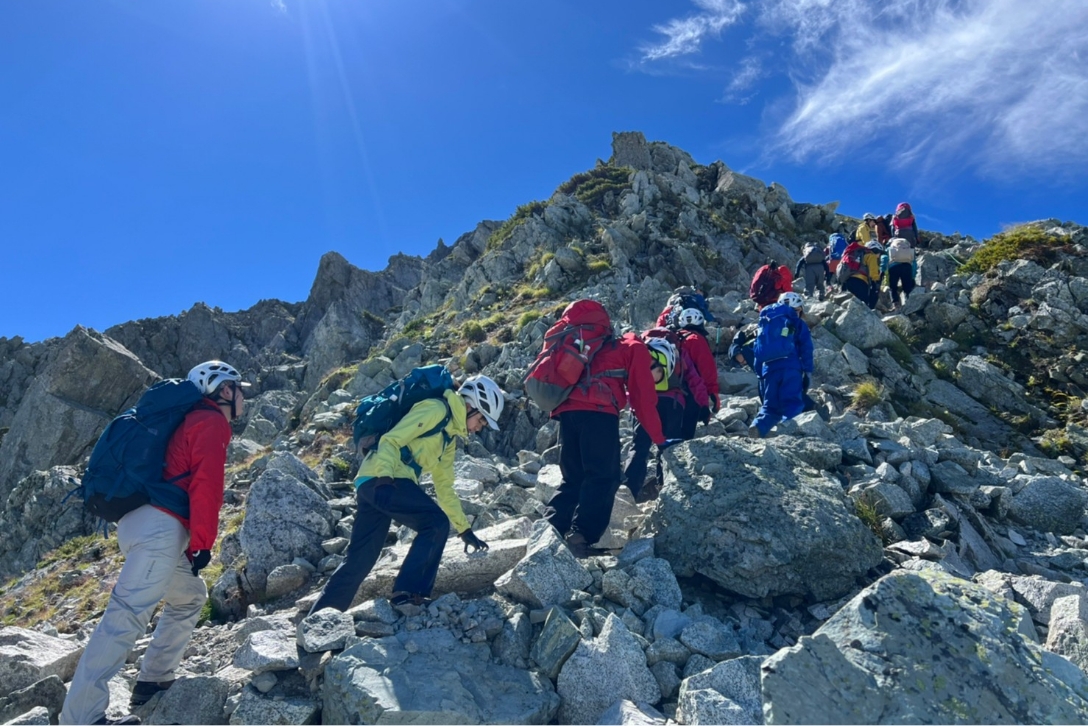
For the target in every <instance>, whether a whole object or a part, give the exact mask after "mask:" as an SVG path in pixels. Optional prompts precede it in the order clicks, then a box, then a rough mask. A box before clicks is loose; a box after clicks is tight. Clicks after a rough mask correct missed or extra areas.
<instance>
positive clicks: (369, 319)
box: [363, 310, 385, 327]
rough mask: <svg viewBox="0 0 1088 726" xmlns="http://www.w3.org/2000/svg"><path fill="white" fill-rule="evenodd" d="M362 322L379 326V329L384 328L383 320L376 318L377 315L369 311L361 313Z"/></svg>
mask: <svg viewBox="0 0 1088 726" xmlns="http://www.w3.org/2000/svg"><path fill="white" fill-rule="evenodd" d="M363 320H366V321H367V322H369V323H373V324H374V325H379V326H381V327H385V320H383V319H382V318H380V317H378V316H377V315H375V314H374V313H372V312H370V311H369V310H364V311H363Z"/></svg>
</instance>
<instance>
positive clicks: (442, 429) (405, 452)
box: [400, 396, 453, 477]
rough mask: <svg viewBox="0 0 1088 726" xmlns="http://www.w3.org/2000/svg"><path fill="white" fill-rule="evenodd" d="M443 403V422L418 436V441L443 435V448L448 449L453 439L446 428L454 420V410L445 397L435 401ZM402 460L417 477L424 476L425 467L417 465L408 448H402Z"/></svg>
mask: <svg viewBox="0 0 1088 726" xmlns="http://www.w3.org/2000/svg"><path fill="white" fill-rule="evenodd" d="M434 400H438V401H441V402H442V405H443V406H445V407H446V415H445V416H443V417H442V420H441V421H439V422H438V424H437V425H436V426H434V427H433V428H431V429H428V430H427V431H425V432H424V433H422V434H420V435H419V436H417V437H416V438H417V439H425V438H427V437H428V436H434V435H435V434H439V433H440V434H442V448H446V446H448V445H449V443H450V441H452V440H453V437H452V436H450V435H449V434H448V433H446V426H448V425H449V422H450V419H452V418H453V409H451V408H450V402H449V401H447V400H446V397H445V396H443V397H442V398H439V399H434ZM400 460H401V461H402V462H403V463H404V464H406V465H407V466H408V467H409V468H411V470H412V471H414V472H415V473H416V477H420V476H422V475H423V467H421V466H420V465H419V464H417V463H416V460H415V459H414V458H413V457H412V450H411V449H409V448H408V447H407V446H402V447H400Z"/></svg>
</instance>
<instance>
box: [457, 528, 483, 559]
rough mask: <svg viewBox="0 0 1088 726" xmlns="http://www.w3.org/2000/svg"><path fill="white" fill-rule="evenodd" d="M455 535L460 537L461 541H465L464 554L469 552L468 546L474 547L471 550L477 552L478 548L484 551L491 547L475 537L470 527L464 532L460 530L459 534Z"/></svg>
mask: <svg viewBox="0 0 1088 726" xmlns="http://www.w3.org/2000/svg"><path fill="white" fill-rule="evenodd" d="M457 536H458V537H460V538H461V541H462V542H464V543H465V554H466V555H467V554H469V551H468V548H469V547H472V548H474V549H473V552H479V551H480V550H483V551H485V552H486V551H487V550H489V549H491V548H490V547H488V546H487V542H484V541H483V540H482V539H480V538H479V537H477V536H476V533H475V532H473V531H472V529H471V528H469V529H466V530H465V531H464V532H462V533H461V534H459V535H457Z"/></svg>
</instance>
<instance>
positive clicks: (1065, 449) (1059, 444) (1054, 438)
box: [1039, 429, 1074, 458]
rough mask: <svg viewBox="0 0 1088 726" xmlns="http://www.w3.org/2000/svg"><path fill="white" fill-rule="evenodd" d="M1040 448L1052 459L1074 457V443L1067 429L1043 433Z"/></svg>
mask: <svg viewBox="0 0 1088 726" xmlns="http://www.w3.org/2000/svg"><path fill="white" fill-rule="evenodd" d="M1039 448H1040V449H1042V450H1043V451H1044V452H1046V455H1047V456H1049V457H1051V458H1057V457H1059V456H1062V455H1063V454H1064V455H1068V456H1074V449H1073V441H1072V439H1070V438H1069V434H1067V433H1066V431H1065V429H1050V430H1048V431H1046V432H1044V433H1043V437H1042V439H1040V440H1039Z"/></svg>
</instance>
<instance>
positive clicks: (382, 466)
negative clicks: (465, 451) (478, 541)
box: [355, 391, 470, 532]
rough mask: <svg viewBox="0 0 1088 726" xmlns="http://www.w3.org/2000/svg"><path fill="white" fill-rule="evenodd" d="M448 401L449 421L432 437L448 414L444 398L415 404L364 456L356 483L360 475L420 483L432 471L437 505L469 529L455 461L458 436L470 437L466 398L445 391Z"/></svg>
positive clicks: (455, 522)
mask: <svg viewBox="0 0 1088 726" xmlns="http://www.w3.org/2000/svg"><path fill="white" fill-rule="evenodd" d="M443 395H444V397H445V399H446V403H448V404H449V406H450V414H451V415H450V420H449V423H447V424H446V428H445V429H444V430H442V431H440V432H439V433H437V434H434V435H433V436H424V435H423V434H425V433H427V432H428V431H430V430H431V429H433V428H434V427H435V426H437V425H439V424H440V423H442V419H444V418H445V417H446V407H445V406H444V405H443V404H442V401H440V400H438V399H436V398H431V399H427V400H425V401H420V402H419V403H417V404H416V405H415V406H412V410H410V411H409V412H408V413H407V414H406V415H405V416H404V418H402V419H401V420H400V423H398V424H397V425H396V426H394V427H393V428H392V429H391V430H390V431H389V432H388V433H387V434H385V435H384V436H382V437H381V439H379V441H378V448H376V449H374V450H373V451H371V452H370V454H368V455H367V457H366V458H365V459H363V463H362V465H361V466H360V467H359V474H358V476H357V477H356V482H355V486H359V484H361V483H362V482H361V481H359V478H360V477H361V478H363V480H364V481H365V479H367V478H370V477H379V476H387V477H391V478H393V479H411V480H412V481H414V482H416V483H417V484H418V483H419V477H420V473H421V472H428V473H430V475H431V477H432V478H433V479H434V491H435V494H436V495H437V498H438V506H440V507H441V508H442V511H443V512H445V513H446V516H447V517H449V518H450V522H451V523H452V524H453V526H454V528H455V529H456V530H457V531H458V532H464V531H465V530H467V529H469V527H470V525H469V523H468V520H467V519H465V513H464V511H463V510H462V509H461V500H460V499H458V498H457V492H455V491H454V489H453V460H454V457H456V455H457V437H458V436H460V437H461V438H465V437H467V436H468V429H467V428H466V427H465V414H466V410H465V400H464V399H463V398H462V397H461V396H460V395H458V393H457V392H456V391H446V392H445V393H444V394H443ZM402 448H405V449H406V450H407V454H410V461H411V462H413V463H414V464H416V465H417V466H418V467H419V470H420V471H417V470H416V469H414V468H412V466H410V465H409V464H408V463H406V462H405V461H404V460H403V458H402V455H401V449H402Z"/></svg>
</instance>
